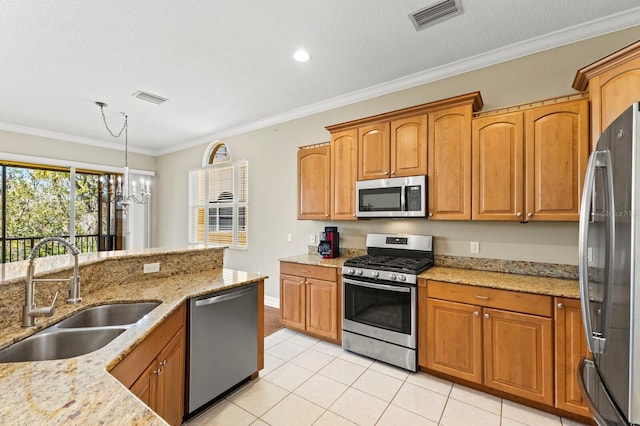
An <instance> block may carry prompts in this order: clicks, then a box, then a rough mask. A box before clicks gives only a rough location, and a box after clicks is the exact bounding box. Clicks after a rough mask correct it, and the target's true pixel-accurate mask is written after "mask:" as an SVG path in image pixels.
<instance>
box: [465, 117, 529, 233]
mask: <svg viewBox="0 0 640 426" xmlns="http://www.w3.org/2000/svg"><path fill="white" fill-rule="evenodd" d="M472 153H473V178H472V182H473V191H472V194H473V197H472V198H473V200H472V207H473V213H472V218H473V220H512V221H521V220H523V212H524V189H525V188H524V124H523V115H522V113H521V112H516V113H510V114H501V115H494V116H490V117H482V118H476V119H475V120H473V126H472Z"/></svg>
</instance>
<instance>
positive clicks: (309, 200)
mask: <svg viewBox="0 0 640 426" xmlns="http://www.w3.org/2000/svg"><path fill="white" fill-rule="evenodd" d="M330 154H331V147H330V146H329V145H324V146H319V147H315V148H302V149H299V150H298V219H327V218H328V217H329V214H330V205H331V202H330V196H331V191H330V188H329V186H330V184H331V178H330V175H331V162H330Z"/></svg>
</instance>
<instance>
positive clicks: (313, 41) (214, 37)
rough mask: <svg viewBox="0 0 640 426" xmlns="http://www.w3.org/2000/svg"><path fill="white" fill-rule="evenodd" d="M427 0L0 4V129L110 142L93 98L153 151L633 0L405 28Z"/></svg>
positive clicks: (514, 51)
mask: <svg viewBox="0 0 640 426" xmlns="http://www.w3.org/2000/svg"><path fill="white" fill-rule="evenodd" d="M437 1H439V0H392V1H390V0H348V1H345V0H325V1H312V0H270V1H260V0H215V1H205V0H199V1H197V0H183V1H175V0H136V1H131V0H109V1H103V2H95V1H86V0H64V1H60V0H0V129H7V130H17V131H22V132H25V133H32V134H40V135H45V136H50V137H51V136H52V137H60V138H63V139H67V140H73V141H78V142H84V143H89V144H99V145H109V144H117V145H121V144H122V142H121V141H116V140H115V139H113V138H111V137H110V136H109V134H108V133H107V131H106V130H105V129H104V126H103V124H102V122H101V118H100V114H99V109H98V108H97V107H96V106H95V104H94V102H95V101H103V102H106V103H107V104H109V107H108V108H107V109H106V110H105V111H106V113H107V118H108V119H109V120H110V123H111V125H112V127H118V124H119V122H118V120H120V118H121V117H120V115H119V114H118V112H120V111H125V112H127V114H128V115H129V117H130V118H129V120H130V125H129V144H130V148H131V149H132V150H133V151H138V152H144V153H149V154H161V153H166V152H171V151H175V150H178V149H182V148H185V147H188V146H192V145H194V144H196V143H205V142H208V141H212V140H214V139H217V138H221V137H227V136H230V135H233V134H238V133H240V132H244V131H246V130H249V129H254V128H259V127H261V126H264V125H267V124H273V123H276V122H280V121H284V120H287V119H291V118H293V117H298V116H303V115H305V114H309V113H314V112H318V111H321V110H323V109H327V108H331V107H335V106H338V105H340V104H344V103H348V102H353V101H356V100H361V99H366V98H367V97H372V96H377V95H380V94H382V93H387V92H389V91H392V90H398V89H400V88H406V87H410V86H412V85H417V84H420V83H423V82H425V81H427V76H430V77H429V78H431V79H433V75H434V70H441V72H442V73H445V74H446V73H447V72H450V71H449V69H450V68H448V67H451V64H453V63H455V64H457V65H458V66H459V65H460V64H461V63H464V62H465V61H469V60H470V59H474V58H475V59H476V62H478V61H477V59H478V58H480V57H484V56H486V57H487V58H494V59H491V60H493V61H494V62H495V61H497V60H507V59H511V58H512V57H516V56H519V55H521V54H526V53H531V52H532V51H535V50H536V49H537V50H541V49H544V48H549V47H553V46H555V45H560V44H564V43H567V42H572V41H576V40H578V39H580V38H586V37H591V36H595V35H599V34H601V33H603V32H609V31H614V30H618V29H621V28H624V27H629V26H632V25H637V23H638V22H640V7H638V6H639V3H638V0H609V1H602V0H561V1H558V0H536V1H514V0H460V3H461V5H462V9H463V13H462V14H461V15H458V16H456V17H454V18H452V19H449V20H447V21H445V22H442V23H440V24H438V25H436V26H433V27H430V28H427V29H424V30H422V31H419V32H417V31H416V30H415V28H414V27H413V25H412V23H411V21H410V20H409V18H408V15H409V14H410V13H412V12H414V11H416V10H418V9H421V8H423V7H425V6H428V5H431V4H434V3H436V2H437ZM523 5H526V7H523ZM568 28H569V29H570V31H567V29H568ZM300 47H304V48H306V49H307V50H308V51H309V52H310V53H311V56H312V58H311V61H309V62H307V63H297V62H295V61H293V59H292V58H291V55H292V54H293V52H294V51H295V50H297V49H298V48H300ZM505 48H507V49H505ZM519 49H520V50H519ZM496 52H504V54H502V55H499V54H496ZM483 54H485V55H483ZM492 54H493V56H492ZM480 62H481V61H480ZM483 65H484V64H483ZM436 74H437V73H436ZM138 90H145V91H148V92H151V93H153V94H156V95H160V96H163V97H165V98H168V99H169V101H168V102H167V103H165V104H163V105H154V104H151V103H148V102H144V101H141V100H139V99H136V98H134V97H132V96H131V95H132V94H133V93H134V92H136V91H138Z"/></svg>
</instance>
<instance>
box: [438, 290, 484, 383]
mask: <svg viewBox="0 0 640 426" xmlns="http://www.w3.org/2000/svg"><path fill="white" fill-rule="evenodd" d="M480 311H481V308H480V307H477V306H473V305H467V304H465V303H456V302H449V301H444V300H437V299H427V330H426V339H427V344H426V348H427V356H426V364H427V365H426V367H427V368H430V369H432V370H435V371H440V372H442V373H446V374H450V375H452V376H455V377H459V378H461V379H465V380H469V381H471V382H475V383H482V350H483V348H482V320H481V318H480Z"/></svg>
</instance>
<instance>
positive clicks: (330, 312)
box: [306, 278, 339, 341]
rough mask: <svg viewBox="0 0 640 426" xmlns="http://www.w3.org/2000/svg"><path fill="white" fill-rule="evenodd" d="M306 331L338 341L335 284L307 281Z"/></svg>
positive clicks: (336, 287)
mask: <svg viewBox="0 0 640 426" xmlns="http://www.w3.org/2000/svg"><path fill="white" fill-rule="evenodd" d="M306 292H307V306H306V308H307V315H306V328H307V331H308V332H310V333H313V334H316V335H318V336H322V337H326V338H327V339H331V340H334V341H336V340H338V327H339V326H338V286H337V285H336V283H335V282H329V281H322V280H314V279H312V278H309V279H307V284H306Z"/></svg>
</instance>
